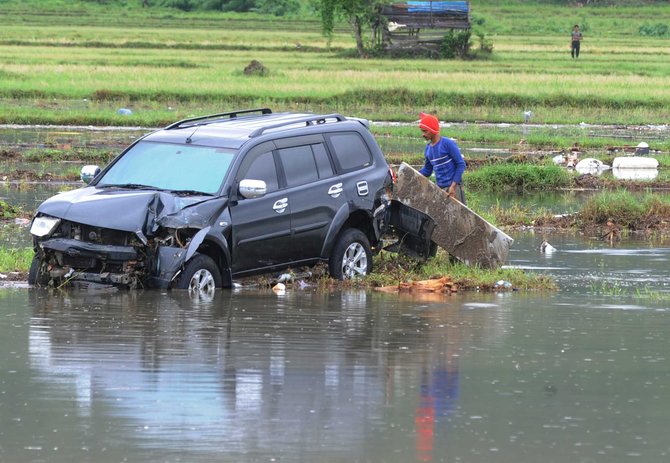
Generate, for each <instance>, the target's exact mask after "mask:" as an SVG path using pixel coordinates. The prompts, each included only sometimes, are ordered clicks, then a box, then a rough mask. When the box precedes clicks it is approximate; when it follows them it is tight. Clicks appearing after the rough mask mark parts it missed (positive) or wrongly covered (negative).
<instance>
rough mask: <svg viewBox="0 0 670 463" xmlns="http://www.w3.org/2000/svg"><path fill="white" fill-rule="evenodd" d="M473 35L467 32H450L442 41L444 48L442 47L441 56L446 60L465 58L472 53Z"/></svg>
mask: <svg viewBox="0 0 670 463" xmlns="http://www.w3.org/2000/svg"><path fill="white" fill-rule="evenodd" d="M471 36H472V33H471V32H470V31H469V30H467V31H459V32H454V31H453V30H451V31H449V33H448V34H446V35H445V36H444V38H443V39H442V46H441V47H440V52H441V55H442V56H443V57H444V58H447V59H452V58H465V57H466V56H468V53H469V52H470V46H471V45H472V44H471V42H470V37H471Z"/></svg>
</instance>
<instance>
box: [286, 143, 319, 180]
mask: <svg viewBox="0 0 670 463" xmlns="http://www.w3.org/2000/svg"><path fill="white" fill-rule="evenodd" d="M278 152H279V159H281V163H282V166H283V167H284V175H286V184H287V185H288V186H289V187H292V186H297V185H304V184H305V183H309V182H313V181H315V180H318V179H319V173H318V172H317V170H316V161H315V159H314V153H313V152H312V147H311V146H309V145H305V146H292V147H290V148H282V149H280V150H278Z"/></svg>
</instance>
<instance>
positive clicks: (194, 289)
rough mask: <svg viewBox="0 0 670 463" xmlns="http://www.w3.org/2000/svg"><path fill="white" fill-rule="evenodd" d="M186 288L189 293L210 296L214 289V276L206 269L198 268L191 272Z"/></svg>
mask: <svg viewBox="0 0 670 463" xmlns="http://www.w3.org/2000/svg"><path fill="white" fill-rule="evenodd" d="M188 290H189V292H191V293H195V294H199V295H203V296H211V295H212V294H214V291H215V290H216V283H215V282H214V276H213V275H212V273H211V272H210V271H209V270H207V269H200V270H198V271H197V272H195V273H194V274H193V276H192V277H191V281H190V282H189V285H188Z"/></svg>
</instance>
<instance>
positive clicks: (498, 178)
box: [463, 164, 572, 192]
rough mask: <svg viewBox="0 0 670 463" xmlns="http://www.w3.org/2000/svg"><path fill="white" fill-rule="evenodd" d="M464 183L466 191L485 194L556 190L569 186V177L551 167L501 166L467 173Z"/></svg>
mask: <svg viewBox="0 0 670 463" xmlns="http://www.w3.org/2000/svg"><path fill="white" fill-rule="evenodd" d="M463 183H464V185H465V187H466V188H468V189H474V190H478V191H487V192H501V191H510V190H515V191H519V192H524V191H530V190H555V189H557V188H567V187H569V186H571V185H572V174H571V173H570V172H569V171H568V170H567V169H565V168H563V167H559V166H554V165H547V166H541V165H531V164H516V165H515V164H501V165H489V166H483V167H481V168H479V169H477V170H475V171H470V172H467V173H466V175H464V177H463Z"/></svg>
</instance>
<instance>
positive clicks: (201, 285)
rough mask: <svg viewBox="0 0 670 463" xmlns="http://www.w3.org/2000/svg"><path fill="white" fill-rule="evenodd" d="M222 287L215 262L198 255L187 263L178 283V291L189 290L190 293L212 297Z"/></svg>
mask: <svg viewBox="0 0 670 463" xmlns="http://www.w3.org/2000/svg"><path fill="white" fill-rule="evenodd" d="M220 287H221V272H219V268H218V267H217V266H216V263H215V262H214V260H212V258H211V257H209V256H207V255H205V254H198V253H196V254H195V255H194V256H193V258H191V260H189V261H188V262H187V263H186V266H185V267H184V269H183V270H182V272H181V274H180V275H179V278H177V282H176V283H175V285H174V288H176V289H188V291H189V293H195V294H197V295H203V296H211V295H213V294H214V290H216V288H220Z"/></svg>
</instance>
